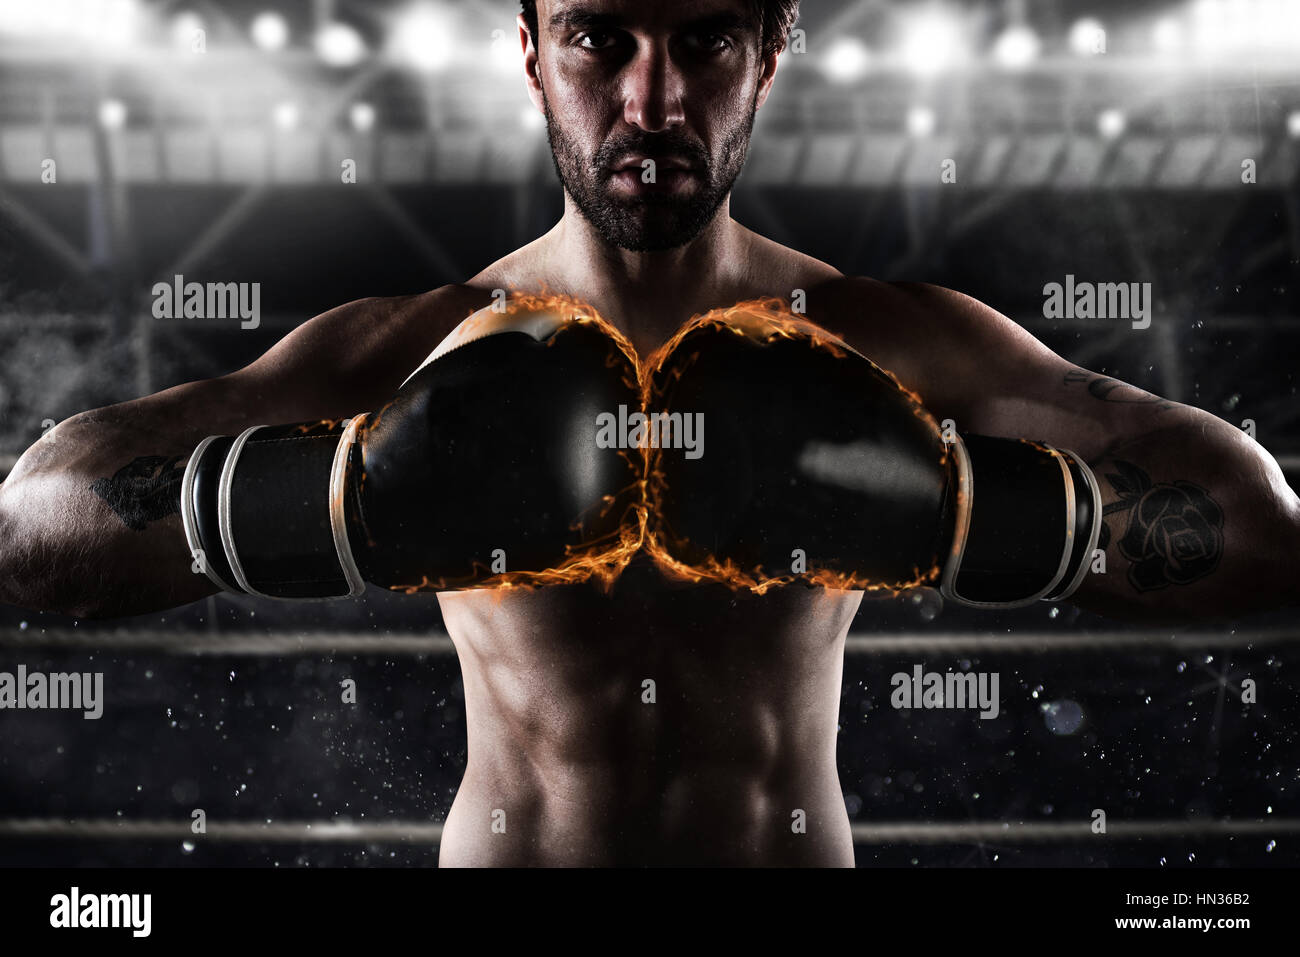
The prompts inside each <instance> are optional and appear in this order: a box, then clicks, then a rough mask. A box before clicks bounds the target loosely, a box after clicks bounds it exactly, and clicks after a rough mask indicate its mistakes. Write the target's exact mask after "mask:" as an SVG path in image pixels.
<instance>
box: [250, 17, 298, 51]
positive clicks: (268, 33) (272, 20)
mask: <svg viewBox="0 0 1300 957" xmlns="http://www.w3.org/2000/svg"><path fill="white" fill-rule="evenodd" d="M251 32H252V35H253V42H254V43H256V44H257V45H258V46H259V47H261V48H262V49H263V50H283V49H284V45H285V44H286V43H288V42H289V24H288V23H286V22H285V19H284V17H282V16H280V14H278V13H272V12H270V11H267V12H266V13H259V14H258V15H257V16H256V17H254V18H253V26H252V30H251Z"/></svg>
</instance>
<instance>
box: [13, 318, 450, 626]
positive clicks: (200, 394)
mask: <svg viewBox="0 0 1300 957" xmlns="http://www.w3.org/2000/svg"><path fill="white" fill-rule="evenodd" d="M452 296H455V297H456V301H455V302H453V301H452ZM461 298H463V297H461V296H458V295H457V294H455V293H449V294H448V295H446V296H441V295H439V293H431V294H428V295H427V296H422V297H411V298H410V299H403V300H363V301H360V302H357V303H352V304H350V305H347V306H342V307H340V308H338V309H335V310H332V311H330V312H328V313H325V314H323V315H321V316H318V317H317V318H315V319H313V320H311V321H310V322H308V323H305V324H304V325H303V326H301V327H299V328H298V329H296V330H295V331H294V332H293V333H291V334H290V335H289V336H287V337H285V339H284V340H282V341H281V342H280V343H278V344H277V345H276V346H275V347H274V348H272V349H271V350H270V351H268V352H267V353H266V354H265V355H263V356H262V357H261V358H260V359H258V360H257V361H256V362H254V363H253V364H252V365H250V366H248V367H247V368H245V369H242V370H240V371H238V372H235V373H233V374H231V375H227V376H222V377H220V378H217V379H211V380H205V381H201V382H192V383H187V384H185V385H180V386H177V387H175V388H172V389H168V390H166V391H164V392H160V393H157V394H156V395H151V396H146V397H144V398H141V399H136V400H133V401H130V402H124V403H121V404H119V405H113V406H109V407H107V408H103V409H98V410H95V411H91V412H84V413H81V414H79V415H75V416H73V417H72V418H70V419H68V420H66V421H64V422H62V423H60V424H59V425H58V426H56V427H55V428H53V429H51V430H50V431H49V432H47V433H46V434H45V436H44V437H43V438H41V439H40V440H39V441H37V442H36V443H35V444H34V445H33V446H32V447H31V448H30V449H29V450H28V451H27V452H26V453H25V454H24V455H23V456H22V458H21V459H19V461H18V463H17V465H16V466H15V467H14V470H13V472H12V473H11V474H10V475H9V477H8V478H7V479H6V480H5V481H4V482H3V483H0V602H4V603H6V604H14V605H19V606H21V607H24V608H30V609H33V610H42V611H54V612H59V613H63V614H69V615H77V616H83V617H116V616H121V615H131V614H144V613H147V612H151V611H158V610H161V609H165V608H173V607H176V606H178V605H182V604H186V603H188V602H191V601H195V600H197V599H199V598H202V597H204V596H206V595H209V594H212V593H213V592H214V591H215V588H214V587H213V586H212V585H211V583H210V582H209V580H208V578H207V576H205V575H202V574H195V573H194V572H193V571H191V564H192V559H191V557H190V554H189V549H188V547H187V545H186V541H185V533H184V529H183V527H182V523H181V519H180V515H179V512H178V508H179V501H180V492H179V484H180V480H181V476H182V475H183V473H184V470H185V465H186V463H187V462H188V459H189V455H190V453H191V452H192V451H193V450H194V448H195V447H196V446H197V445H198V443H199V442H201V441H202V440H203V439H204V438H206V437H207V436H210V435H225V434H238V433H239V432H241V431H242V430H244V429H245V428H248V427H251V426H254V425H261V424H278V423H286V422H302V421H310V420H314V419H337V418H344V417H347V416H350V415H353V414H356V413H358V412H363V411H369V410H372V409H374V408H376V407H378V406H379V405H381V404H382V403H383V402H384V401H386V400H387V398H388V397H390V396H391V395H392V394H393V393H394V392H396V390H397V389H398V387H399V386H400V385H401V383H402V380H403V379H404V378H405V377H406V375H407V374H409V373H410V372H411V371H412V370H413V369H414V367H415V365H416V364H417V363H418V358H417V357H422V356H424V355H425V354H426V353H425V352H422V351H420V349H422V348H424V346H426V345H427V344H428V343H429V342H434V343H436V342H437V341H439V340H440V339H441V337H442V336H443V335H445V334H446V332H447V331H448V330H449V329H450V328H451V327H452V326H454V325H455V324H456V323H457V322H459V321H460V320H461V319H462V318H464V316H463V315H462V314H461V312H460V309H461V308H463V306H462V304H461V302H460V299H461ZM408 320H409V321H408ZM430 348H431V347H430Z"/></svg>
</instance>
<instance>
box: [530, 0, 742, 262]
mask: <svg viewBox="0 0 1300 957" xmlns="http://www.w3.org/2000/svg"><path fill="white" fill-rule="evenodd" d="M537 6H538V34H539V36H538V37H537V38H536V43H537V54H538V65H537V73H538V75H539V77H540V87H541V89H540V95H541V98H542V102H543V106H544V109H545V111H546V118H547V123H548V130H549V136H550V141H551V152H552V154H553V156H554V158H555V166H556V170H557V171H558V173H559V176H560V181H561V182H562V183H563V184H564V188H565V189H566V190H567V191H568V193H569V195H570V196H572V197H573V200H574V202H575V203H576V204H577V206H578V208H579V210H580V211H581V212H582V214H583V215H584V216H585V217H586V218H587V219H588V220H589V221H590V222H591V223H592V225H593V226H595V227H596V229H597V230H598V231H599V232H600V234H601V236H602V237H603V238H604V239H605V241H606V242H607V243H609V244H610V245H612V246H615V247H618V248H620V249H626V250H631V251H634V252H659V251H663V250H668V249H676V248H678V247H680V246H684V245H686V244H687V243H689V242H691V241H692V240H694V239H695V238H696V237H697V236H699V234H700V233H701V232H702V231H703V230H704V228H705V226H707V225H708V224H709V222H710V221H712V219H713V217H714V216H715V214H716V213H717V212H718V210H719V208H720V207H721V206H722V204H723V202H724V201H725V200H726V198H727V196H728V194H729V193H730V192H731V188H732V186H733V185H734V184H735V182H736V179H737V177H739V175H740V171H741V168H742V167H743V166H744V163H745V156H746V153H747V152H748V149H749V141H750V135H751V133H752V132H753V128H754V116H755V113H756V112H757V109H758V106H759V104H760V101H761V98H762V97H763V96H765V95H766V87H767V85H766V84H764V83H763V82H762V81H763V75H762V74H763V69H762V66H763V64H762V62H761V59H760V55H759V49H760V25H759V24H758V22H756V20H755V19H754V16H753V14H752V13H751V12H750V9H749V5H748V4H747V3H745V2H744V0H693V2H658V3H645V2H644V0H539V2H538V5H537ZM646 160H652V161H653V166H652V167H651V168H650V169H649V170H647V164H646ZM647 180H652V181H649V182H647Z"/></svg>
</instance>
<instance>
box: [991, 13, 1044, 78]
mask: <svg viewBox="0 0 1300 957" xmlns="http://www.w3.org/2000/svg"><path fill="white" fill-rule="evenodd" d="M1042 49H1043V43H1042V41H1041V40H1039V39H1038V34H1037V33H1035V32H1034V31H1033V30H1032V29H1030V28H1029V27H1027V26H1023V25H1020V24H1017V25H1015V26H1011V27H1007V29H1006V30H1004V31H1003V32H1002V35H1001V36H1000V37H998V39H997V42H996V43H994V45H993V59H994V60H996V61H997V64H998V66H1001V67H1003V68H1005V69H1008V70H1023V69H1024V68H1025V67H1027V66H1029V65H1030V64H1031V63H1033V62H1034V61H1035V60H1037V59H1038V54H1039V53H1040V52H1041V51H1042Z"/></svg>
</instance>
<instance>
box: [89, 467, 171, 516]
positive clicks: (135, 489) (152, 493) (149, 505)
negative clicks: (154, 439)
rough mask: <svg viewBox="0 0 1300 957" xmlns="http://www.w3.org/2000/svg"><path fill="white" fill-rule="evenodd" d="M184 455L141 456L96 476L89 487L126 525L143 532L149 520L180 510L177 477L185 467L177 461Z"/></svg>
mask: <svg viewBox="0 0 1300 957" xmlns="http://www.w3.org/2000/svg"><path fill="white" fill-rule="evenodd" d="M183 458H184V456H181V455H173V456H171V457H170V458H168V457H167V456H164V455H145V456H141V457H140V458H138V459H136V460H134V461H133V462H130V463H129V464H127V465H125V466H123V467H122V468H120V469H118V471H117V472H116V473H115V474H114V475H113V477H112V478H102V479H96V480H95V483H94V484H93V485H91V486H90V490H91V491H92V492H94V493H95V494H96V495H98V496H99V497H100V498H102V499H103V500H104V501H105V502H107V503H108V507H109V508H111V509H112V510H113V513H114V514H115V515H116V516H117V517H118V518H120V519H121V520H122V524H124V525H125V526H126V527H127V528H129V529H131V530H132V531H135V532H143V531H144V530H145V527H146V526H147V525H148V524H149V523H150V522H157V521H159V520H161V519H164V518H166V517H167V516H168V515H178V514H180V510H181V479H182V478H184V476H185V470H184V469H183V468H181V467H180V466H179V465H178V464H177V463H179V462H180V461H181V459H183Z"/></svg>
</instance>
